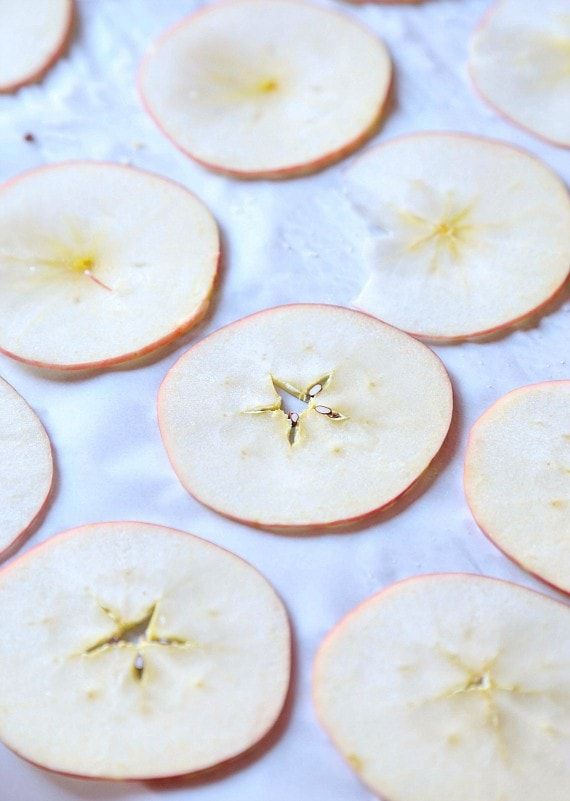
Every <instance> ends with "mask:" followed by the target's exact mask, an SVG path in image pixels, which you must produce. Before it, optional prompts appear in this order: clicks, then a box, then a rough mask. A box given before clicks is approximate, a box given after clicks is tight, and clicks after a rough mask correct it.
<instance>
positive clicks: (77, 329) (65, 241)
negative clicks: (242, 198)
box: [0, 162, 220, 370]
mask: <svg viewBox="0 0 570 801" xmlns="http://www.w3.org/2000/svg"><path fill="white" fill-rule="evenodd" d="M0 203H1V204H2V216H1V219H0V350H1V351H3V352H4V353H6V354H7V355H8V356H12V357H13V358H15V359H19V360H20V361H23V362H27V363H28V364H33V365H37V366H39V367H46V368H54V369H61V370H78V369H85V368H94V367H106V366H109V365H112V364H117V363H119V362H124V361H126V360H128V359H133V358H136V357H138V356H141V355H143V354H144V353H147V352H149V351H151V350H154V349H155V348H158V347H160V346H161V345H164V344H166V343H168V342H170V341H171V340H172V339H174V338H175V337H176V336H178V335H179V334H181V333H183V332H184V331H186V330H188V329H189V328H191V326H192V325H194V324H195V323H196V322H197V321H198V320H199V319H200V318H201V317H202V316H203V314H204V313H205V311H206V309H207V307H208V303H209V298H210V294H211V292H212V289H213V286H214V281H215V278H216V273H217V271H218V262H219V254H220V243H219V237H218V231H217V228H216V223H215V222H214V220H213V218H212V216H211V215H210V213H209V212H208V211H207V209H206V208H205V207H204V206H203V204H202V203H201V202H200V201H199V200H198V199H197V198H196V197H194V195H192V194H191V193H190V192H188V191H187V190H186V189H185V188H184V187H182V186H179V185H178V184H175V183H173V182H172V181H168V180H166V179H164V178H160V177H158V176H157V175H152V174H150V173H146V172H142V171H140V170H135V169H132V168H130V167H122V166H119V165H116V164H103V163H99V162H75V163H73V162H70V163H65V164H58V165H55V166H51V167H44V168H41V169H38V170H33V171H32V172H28V173H24V174H23V175H21V176H18V177H17V178H15V179H13V180H12V181H9V182H8V183H6V184H4V186H3V187H1V188H0Z"/></svg>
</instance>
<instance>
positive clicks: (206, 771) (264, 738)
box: [0, 520, 294, 783]
mask: <svg viewBox="0 0 570 801" xmlns="http://www.w3.org/2000/svg"><path fill="white" fill-rule="evenodd" d="M109 522H111V523H115V524H116V523H120V525H122V526H129V527H131V526H132V527H133V528H135V529H136V528H137V527H138V526H145V527H149V526H151V527H153V528H156V529H158V530H161V529H164V528H167V529H168V530H169V531H176V532H177V533H178V534H180V535H181V536H182V537H192V538H193V539H195V540H200V541H201V542H204V543H205V544H206V545H210V546H212V547H214V548H219V550H220V551H224V552H225V553H227V554H228V555H229V556H232V557H233V558H234V559H237V561H239V562H243V563H244V564H246V565H247V566H248V567H251V568H253V569H254V570H255V571H256V572H257V573H259V575H260V576H262V578H264V579H265V581H266V582H267V584H268V585H269V586H270V588H271V590H272V591H273V593H274V595H275V597H276V598H277V599H278V601H279V602H280V603H281V605H282V606H283V609H284V610H285V613H286V616H287V634H288V651H289V676H290V681H289V686H288V689H287V692H286V693H285V697H284V699H283V703H282V704H281V707H280V709H279V710H278V712H277V715H276V716H275V718H274V720H272V721H271V723H270V724H269V726H268V727H267V728H266V729H265V731H264V732H262V734H261V735H260V736H259V737H258V738H257V740H256V741H255V742H253V743H251V745H250V746H249V747H248V748H247V749H245V750H243V751H238V752H237V753H236V754H233V755H232V756H229V757H228V758H227V759H225V760H224V761H223V762H216V763H214V764H212V765H205V766H204V767H203V768H199V769H198V770H195V771H192V772H191V773H179V774H170V773H168V774H165V775H157V776H153V777H152V778H149V777H148V776H123V777H122V778H120V779H117V778H116V777H114V776H82V775H81V774H78V773H69V772H68V771H64V770H57V769H56V768H50V767H48V766H47V765H42V764H41V763H39V762H34V760H33V759H28V757H26V756H25V755H24V754H21V753H20V752H19V751H16V750H15V749H14V748H11V747H10V746H9V745H6V743H3V745H4V747H5V748H8V750H10V751H11V752H12V753H13V754H16V756H18V757H20V759H23V760H24V761H25V762H28V763H29V764H31V765H34V766H35V767H38V768H41V769H42V770H46V771H48V772H49V773H53V774H56V775H57V776H67V777H69V778H72V779H83V780H85V781H92V782H100V781H101V782H114V783H120V782H136V781H145V782H146V781H151V782H152V781H155V780H157V779H159V780H160V779H176V778H182V777H188V778H201V777H202V776H204V778H206V777H207V776H209V775H210V774H214V773H215V772H217V771H218V770H223V769H225V768H227V769H228V770H230V769H231V767H232V766H233V765H234V764H236V765H237V764H239V763H240V762H241V758H242V757H243V758H247V757H252V758H255V753H256V749H257V748H262V747H263V746H265V744H266V743H267V745H268V747H269V745H270V743H269V742H268V740H269V738H270V735H271V734H272V732H273V730H274V729H276V728H277V727H278V726H279V723H280V720H281V718H282V717H283V716H284V715H286V714H287V710H288V707H289V705H290V704H291V701H292V689H293V682H292V681H291V676H292V675H293V674H294V660H293V637H292V629H291V619H290V617H289V612H288V610H287V607H286V606H285V604H284V603H283V600H282V599H281V597H280V596H279V595H278V593H277V591H276V590H275V588H274V587H273V584H271V583H270V582H269V580H268V579H266V578H265V576H264V575H263V573H261V572H260V571H259V570H257V568H256V567H255V566H254V565H252V564H251V562H248V561H247V560H246V559H242V557H241V556H238V555H237V554H235V553H234V552H233V551H230V550H228V549H227V548H224V547H223V546H222V545H217V544H216V543H213V542H210V541H209V540H206V539H204V537H198V536H196V534H190V533H189V532H188V531H182V529H175V528H171V527H170V526H162V525H160V524H158V523H146V522H144V521H141V520H121V521H117V520H113V521H106V522H100V523H84V524H83V525H81V526H75V527H74V528H69V529H66V530H65V531H61V532H59V534H54V535H53V536H52V537H50V538H49V539H47V540H44V541H43V542H39V543H38V544H37V545H34V546H33V547H32V548H30V549H29V550H28V551H26V553H23V554H21V555H20V556H18V557H17V558H16V559H14V561H12V562H10V564H8V565H6V566H5V567H3V568H0V572H5V571H7V570H11V568H12V567H14V565H17V564H18V563H19V561H20V560H21V559H25V558H26V557H27V556H28V554H31V553H35V552H37V551H39V550H43V549H44V548H50V547H51V545H52V544H54V543H55V542H57V541H59V540H60V539H66V538H68V537H70V536H73V535H74V534H75V533H76V532H78V531H90V532H92V536H97V533H98V530H99V529H100V528H101V527H103V526H106V525H108V523H109Z"/></svg>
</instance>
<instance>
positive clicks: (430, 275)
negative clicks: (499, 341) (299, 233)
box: [346, 133, 570, 341]
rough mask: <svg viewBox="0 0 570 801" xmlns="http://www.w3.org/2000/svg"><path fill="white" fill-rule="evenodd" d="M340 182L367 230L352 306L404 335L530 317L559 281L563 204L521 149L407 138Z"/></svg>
mask: <svg viewBox="0 0 570 801" xmlns="http://www.w3.org/2000/svg"><path fill="white" fill-rule="evenodd" d="M346 181H347V184H346V186H347V192H348V194H349V196H350V197H351V199H352V201H353V203H354V204H355V206H356V208H357V209H358V210H359V211H360V213H361V214H362V215H363V216H364V218H365V219H366V221H367V222H368V223H369V224H370V226H371V230H372V233H373V239H372V240H371V242H370V247H369V251H368V254H367V259H368V262H369V269H370V275H369V278H368V281H367V283H366V284H365V286H364V288H363V290H362V292H361V294H360V295H359V297H358V298H357V299H356V301H355V305H357V306H358V307H359V308H363V309H365V310H366V311H369V312H371V313H372V314H375V315H376V316H378V317H380V318H381V319H382V320H385V321H386V322H388V323H391V324H392V325H396V326H398V327H399V328H402V329H404V330H405V331H409V332H410V333H412V334H415V335H417V336H420V337H424V338H426V339H429V340H434V341H437V340H441V341H453V340H460V339H465V338H467V337H476V336H481V335H486V334H491V333H493V332H496V331H498V330H500V329H502V328H505V327H507V326H510V325H513V324H514V323H515V322H517V321H518V320H520V319H522V318H524V317H526V316H528V315H529V314H531V313H533V312H535V311H536V310H537V309H538V308H540V307H541V306H542V305H544V304H545V303H546V302H547V301H548V300H550V298H551V297H552V296H553V295H554V294H555V293H556V291H557V290H558V289H559V288H560V287H561V286H562V284H563V283H564V281H565V280H566V278H567V276H568V273H569V271H570V197H569V195H568V192H567V189H566V187H565V186H564V184H563V183H562V181H561V180H560V179H559V178H558V177H557V176H556V175H554V173H552V172H551V171H550V169H549V168H548V167H546V165H544V164H543V163H542V162H540V161H539V160H538V159H536V158H534V157H533V156H531V155H530V154H528V153H526V152H524V151H522V150H519V149H516V148H513V147H510V146H508V145H505V144H502V143H500V142H497V141H493V140H488V139H481V138H477V137H472V136H467V135H461V134H447V133H421V134H412V135H410V136H403V137H400V138H397V139H393V140H392V141H390V142H387V143H385V144H382V145H379V146H377V147H374V148H371V149H370V150H368V151H367V152H366V153H364V154H363V155H362V156H360V157H358V158H357V159H355V161H354V162H353V165H352V167H351V168H349V170H348V173H347V177H346Z"/></svg>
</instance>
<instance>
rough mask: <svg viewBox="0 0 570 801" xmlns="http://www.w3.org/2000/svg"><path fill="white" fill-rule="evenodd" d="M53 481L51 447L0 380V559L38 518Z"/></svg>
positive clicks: (30, 413)
mask: <svg viewBox="0 0 570 801" xmlns="http://www.w3.org/2000/svg"><path fill="white" fill-rule="evenodd" d="M52 481H53V458H52V452H51V445H50V441H49V438H48V435H47V434H46V431H45V429H44V427H43V425H42V424H41V422H40V420H39V418H38V417H37V415H36V414H35V412H33V411H32V409H30V407H29V406H28V404H27V403H26V401H25V400H24V399H23V398H22V397H21V396H20V395H18V393H17V392H16V390H15V389H14V388H13V387H11V386H10V384H7V383H6V381H3V380H2V379H1V378H0V559H2V558H4V557H5V556H8V555H9V554H10V553H11V552H12V551H13V550H15V549H16V548H17V547H18V545H19V543H20V542H21V541H22V540H23V539H24V537H25V536H26V534H27V533H28V531H30V529H31V528H32V527H33V526H34V524H35V523H36V522H37V521H38V519H39V518H40V517H41V515H42V513H43V511H44V509H45V507H46V504H47V502H48V499H49V496H50V490H51V486H52Z"/></svg>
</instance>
